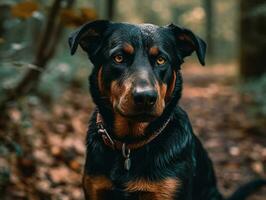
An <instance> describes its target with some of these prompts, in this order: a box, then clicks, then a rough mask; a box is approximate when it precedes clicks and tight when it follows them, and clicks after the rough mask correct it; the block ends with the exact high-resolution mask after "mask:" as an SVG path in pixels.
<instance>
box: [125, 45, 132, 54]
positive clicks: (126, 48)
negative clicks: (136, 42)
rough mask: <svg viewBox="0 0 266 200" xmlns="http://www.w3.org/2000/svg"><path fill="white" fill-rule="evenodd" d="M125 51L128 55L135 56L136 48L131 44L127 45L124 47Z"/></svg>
mask: <svg viewBox="0 0 266 200" xmlns="http://www.w3.org/2000/svg"><path fill="white" fill-rule="evenodd" d="M123 50H124V51H125V52H126V53H128V54H133V53H134V47H133V46H132V45H131V44H128V43H125V44H124V45H123Z"/></svg>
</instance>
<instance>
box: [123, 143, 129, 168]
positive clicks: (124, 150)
mask: <svg viewBox="0 0 266 200" xmlns="http://www.w3.org/2000/svg"><path fill="white" fill-rule="evenodd" d="M122 155H123V157H124V158H125V162H124V168H125V170H129V169H130V167H131V160H130V149H127V150H126V144H125V143H123V145H122Z"/></svg>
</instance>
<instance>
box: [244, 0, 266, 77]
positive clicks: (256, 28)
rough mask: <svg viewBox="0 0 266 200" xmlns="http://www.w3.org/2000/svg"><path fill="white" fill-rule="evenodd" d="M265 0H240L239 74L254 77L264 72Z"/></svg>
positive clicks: (265, 67) (265, 45) (265, 70)
mask: <svg viewBox="0 0 266 200" xmlns="http://www.w3.org/2000/svg"><path fill="white" fill-rule="evenodd" d="M265 36H266V0H241V4H240V74H241V76H242V78H244V79H247V78H256V77H259V76H261V75H262V74H264V73H265V72H266V59H265V56H266V53H265V49H266V39H265Z"/></svg>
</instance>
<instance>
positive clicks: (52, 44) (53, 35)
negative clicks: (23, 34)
mask: <svg viewBox="0 0 266 200" xmlns="http://www.w3.org/2000/svg"><path fill="white" fill-rule="evenodd" d="M73 3H74V0H68V3H67V6H66V7H67V8H70V7H71V6H72V5H73ZM61 8H62V0H55V1H54V3H53V5H52V8H51V10H50V12H49V15H48V19H47V22H46V25H45V29H44V31H43V34H42V35H41V37H40V43H39V45H38V48H37V52H36V55H35V59H34V61H33V65H35V66H37V67H38V69H39V70H36V69H29V70H28V71H27V72H26V74H25V76H24V77H22V79H21V81H20V82H19V83H18V85H17V86H16V87H15V88H14V89H13V90H12V91H10V93H9V96H8V97H7V99H6V101H12V100H15V99H16V98H19V97H21V96H23V95H25V94H27V93H29V92H32V91H33V90H35V89H36V87H37V85H38V81H39V79H40V76H41V73H42V71H43V70H44V69H45V68H46V66H47V63H48V61H49V60H50V59H51V58H52V56H53V55H54V53H55V51H56V46H57V44H58V41H59V38H60V35H61V33H62V31H63V24H62V22H61V20H60V19H59V17H58V16H59V13H60V10H61Z"/></svg>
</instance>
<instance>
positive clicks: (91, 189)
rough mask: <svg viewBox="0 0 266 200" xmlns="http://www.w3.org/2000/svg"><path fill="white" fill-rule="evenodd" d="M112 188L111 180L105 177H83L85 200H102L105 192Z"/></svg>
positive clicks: (104, 197)
mask: <svg viewBox="0 0 266 200" xmlns="http://www.w3.org/2000/svg"><path fill="white" fill-rule="evenodd" d="M112 187H113V185H112V182H111V180H109V179H108V178H107V177H105V176H88V175H84V176H83V188H84V192H85V197H86V199H92V200H104V199H106V191H108V190H111V189H112Z"/></svg>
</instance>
